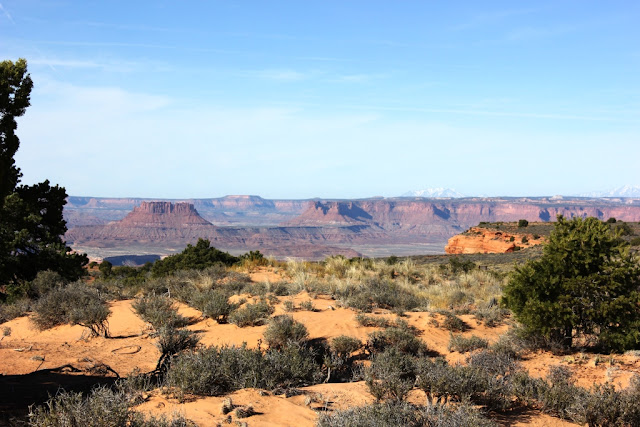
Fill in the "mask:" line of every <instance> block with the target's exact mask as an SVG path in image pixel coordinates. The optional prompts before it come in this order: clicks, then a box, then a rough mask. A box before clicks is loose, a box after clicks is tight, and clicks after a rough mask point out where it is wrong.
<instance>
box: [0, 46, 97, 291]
mask: <svg viewBox="0 0 640 427" xmlns="http://www.w3.org/2000/svg"><path fill="white" fill-rule="evenodd" d="M32 88H33V82H32V80H31V77H30V76H29V74H28V73H27V61H26V60H24V59H19V60H17V61H16V62H15V63H14V62H12V61H2V62H0V285H8V286H7V291H6V294H7V295H8V296H9V299H16V298H20V297H22V296H25V295H24V293H23V292H20V283H21V282H24V281H30V280H33V279H34V278H35V277H36V274H37V273H38V272H39V271H43V270H53V271H56V272H58V273H59V274H60V275H61V276H62V277H63V278H64V279H65V280H67V281H73V280H77V279H78V278H80V277H81V276H82V275H83V274H84V269H83V267H84V266H85V265H86V264H87V262H88V259H87V257H86V256H85V255H80V254H72V253H70V251H71V249H70V248H68V247H67V246H66V245H65V243H64V242H63V240H62V238H61V236H63V235H64V233H65V232H66V231H67V227H66V223H65V221H64V219H63V217H62V208H63V206H64V204H65V203H66V197H67V194H66V191H65V189H64V188H62V187H59V186H57V185H56V186H51V185H50V184H49V181H48V180H45V181H44V182H42V183H39V184H35V185H31V186H25V185H21V186H19V185H18V184H19V182H20V178H21V176H22V174H21V173H20V169H19V168H18V167H17V166H16V164H15V160H14V156H15V154H16V152H17V151H18V148H19V146H20V140H19V138H18V136H17V135H16V129H17V126H18V125H17V121H16V119H17V118H18V117H20V116H22V115H24V113H25V112H26V109H27V107H28V106H29V105H30V95H31V89H32ZM5 298H6V296H5Z"/></svg>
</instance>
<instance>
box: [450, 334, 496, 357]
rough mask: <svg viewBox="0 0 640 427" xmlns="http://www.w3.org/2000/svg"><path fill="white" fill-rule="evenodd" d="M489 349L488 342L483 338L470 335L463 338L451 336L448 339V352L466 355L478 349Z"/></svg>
mask: <svg viewBox="0 0 640 427" xmlns="http://www.w3.org/2000/svg"><path fill="white" fill-rule="evenodd" d="M487 347H489V341H487V340H485V339H484V338H480V337H478V336H475V335H472V336H470V337H468V338H467V337H463V336H462V335H453V334H451V336H450V338H449V346H448V349H449V351H457V352H460V353H468V352H470V351H473V350H477V349H480V348H487Z"/></svg>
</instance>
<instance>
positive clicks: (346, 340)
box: [330, 335, 362, 358]
mask: <svg viewBox="0 0 640 427" xmlns="http://www.w3.org/2000/svg"><path fill="white" fill-rule="evenodd" d="M330 347H331V351H333V352H334V353H336V354H337V355H338V357H341V358H348V357H349V356H350V355H351V354H352V353H354V352H356V351H358V350H360V349H361V348H362V342H361V341H360V340H359V339H357V338H354V337H349V336H346V335H340V336H337V337H335V338H333V339H332V340H331V345H330Z"/></svg>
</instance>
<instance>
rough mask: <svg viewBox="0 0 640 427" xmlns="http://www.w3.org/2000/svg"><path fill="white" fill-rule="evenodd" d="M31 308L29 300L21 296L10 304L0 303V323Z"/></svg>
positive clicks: (25, 312) (24, 313) (22, 314)
mask: <svg viewBox="0 0 640 427" xmlns="http://www.w3.org/2000/svg"><path fill="white" fill-rule="evenodd" d="M30 309H31V301H30V300H28V299H26V298H22V299H19V300H17V301H15V302H13V303H11V304H0V323H4V322H8V321H9V320H13V319H15V318H16V317H21V316H24V315H26V314H27V313H28V312H29V310H30Z"/></svg>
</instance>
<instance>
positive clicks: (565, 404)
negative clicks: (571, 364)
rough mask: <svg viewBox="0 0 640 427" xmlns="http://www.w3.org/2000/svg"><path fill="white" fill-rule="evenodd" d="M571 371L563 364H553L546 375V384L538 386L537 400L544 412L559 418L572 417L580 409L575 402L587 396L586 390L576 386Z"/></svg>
mask: <svg viewBox="0 0 640 427" xmlns="http://www.w3.org/2000/svg"><path fill="white" fill-rule="evenodd" d="M571 376H572V374H571V371H570V370H569V369H567V368H566V367H564V366H553V367H551V368H550V369H549V374H548V375H547V378H546V380H547V383H548V384H547V385H546V386H544V387H541V388H540V395H539V396H538V401H539V402H540V404H541V407H542V410H543V411H544V412H549V413H552V414H554V415H556V416H559V417H561V418H568V419H571V418H574V417H575V416H576V415H577V413H579V412H580V409H579V408H578V407H577V406H576V403H577V402H581V401H584V400H585V399H586V397H587V392H586V390H584V389H582V388H580V387H576V386H575V385H574V382H573V380H572V379H571Z"/></svg>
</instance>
